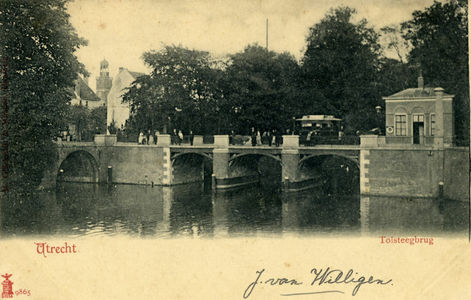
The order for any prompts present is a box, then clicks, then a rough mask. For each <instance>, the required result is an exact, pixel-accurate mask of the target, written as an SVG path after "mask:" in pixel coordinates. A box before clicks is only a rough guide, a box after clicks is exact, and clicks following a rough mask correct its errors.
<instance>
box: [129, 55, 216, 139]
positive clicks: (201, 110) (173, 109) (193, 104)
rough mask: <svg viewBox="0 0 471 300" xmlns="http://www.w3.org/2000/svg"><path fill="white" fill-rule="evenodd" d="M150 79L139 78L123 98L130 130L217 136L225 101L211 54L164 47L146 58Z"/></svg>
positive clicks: (145, 76) (146, 76) (147, 77)
mask: <svg viewBox="0 0 471 300" xmlns="http://www.w3.org/2000/svg"><path fill="white" fill-rule="evenodd" d="M143 60H144V62H145V64H146V65H147V66H149V67H151V68H152V72H151V74H150V75H144V76H140V77H138V78H137V79H136V81H135V82H134V83H133V84H132V86H131V87H130V88H128V90H127V92H126V94H125V95H124V97H123V101H124V102H129V103H130V108H131V114H132V117H131V119H130V122H129V124H128V128H127V129H132V128H137V129H138V131H145V132H147V131H148V130H151V131H153V130H156V129H158V130H163V129H164V128H165V127H167V126H169V127H172V128H170V129H173V128H177V130H184V131H186V132H188V131H189V130H193V131H195V132H198V133H200V134H201V133H214V131H216V129H217V126H218V124H219V120H218V111H219V109H220V107H221V104H222V102H223V101H224V99H223V98H222V93H221V91H220V90H219V88H218V82H219V79H220V77H221V70H220V69H218V66H217V62H216V61H214V60H212V58H211V56H210V55H209V53H208V52H204V51H197V50H189V49H187V48H183V47H181V46H164V48H163V49H162V50H161V51H159V52H156V51H150V52H146V53H144V54H143Z"/></svg>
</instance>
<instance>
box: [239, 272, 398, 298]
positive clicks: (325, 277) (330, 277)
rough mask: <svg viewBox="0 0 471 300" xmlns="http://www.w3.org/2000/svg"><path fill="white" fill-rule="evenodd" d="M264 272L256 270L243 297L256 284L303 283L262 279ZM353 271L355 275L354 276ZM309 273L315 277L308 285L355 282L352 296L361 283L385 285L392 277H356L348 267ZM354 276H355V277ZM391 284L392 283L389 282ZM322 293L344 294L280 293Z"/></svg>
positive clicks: (307, 293) (335, 291)
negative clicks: (346, 270) (386, 278)
mask: <svg viewBox="0 0 471 300" xmlns="http://www.w3.org/2000/svg"><path fill="white" fill-rule="evenodd" d="M263 272H265V269H263V270H261V271H256V272H255V274H256V276H257V277H256V278H255V280H254V281H253V282H252V283H250V284H249V286H248V287H247V289H246V290H245V292H244V299H247V298H248V297H249V296H250V295H252V292H253V291H254V289H255V287H256V286H257V285H271V286H274V285H304V283H303V282H302V281H299V280H297V279H288V278H269V279H267V280H265V279H262V274H263ZM354 273H355V276H354ZM311 274H312V275H314V276H315V278H314V279H313V280H312V281H311V282H310V284H309V285H310V286H314V285H326V284H328V285H332V284H356V285H355V287H354V288H353V291H352V296H355V295H356V294H357V293H358V290H359V289H360V287H361V286H362V285H363V284H379V285H387V284H390V283H391V282H392V279H389V280H388V281H385V280H382V279H374V278H373V276H370V277H369V279H366V278H367V277H368V276H360V277H358V276H357V275H358V273H357V272H355V271H353V269H350V270H349V271H348V272H347V273H344V272H343V271H342V270H338V269H331V268H330V267H329V268H327V269H325V270H323V269H319V270H318V269H316V268H314V269H312V270H311ZM355 277H356V278H355ZM391 285H392V284H391ZM324 293H341V294H344V292H343V291H339V290H328V291H312V292H304V293H291V294H281V296H298V295H309V294H324Z"/></svg>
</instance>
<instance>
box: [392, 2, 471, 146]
mask: <svg viewBox="0 0 471 300" xmlns="http://www.w3.org/2000/svg"><path fill="white" fill-rule="evenodd" d="M401 29H402V31H403V37H404V38H405V39H406V40H407V41H408V42H410V43H411V45H412V47H413V48H412V50H411V52H410V54H409V57H408V59H409V62H410V65H411V66H413V67H415V68H416V69H420V70H422V72H423V75H424V79H425V81H426V84H427V83H428V84H429V85H432V86H435V87H438V86H440V87H442V88H444V89H445V91H446V92H448V93H450V94H454V95H455V98H454V108H455V117H456V123H455V128H456V134H457V136H458V139H462V140H466V141H468V143H469V66H468V55H469V52H468V2H467V1H456V0H451V1H449V2H447V3H440V2H434V4H433V5H432V6H430V7H429V8H427V9H425V11H415V12H414V13H413V19H412V20H410V21H408V22H405V23H403V24H402V25H401Z"/></svg>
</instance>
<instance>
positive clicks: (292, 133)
mask: <svg viewBox="0 0 471 300" xmlns="http://www.w3.org/2000/svg"><path fill="white" fill-rule="evenodd" d="M295 129H296V117H293V130H292V132H291V135H294V130H295Z"/></svg>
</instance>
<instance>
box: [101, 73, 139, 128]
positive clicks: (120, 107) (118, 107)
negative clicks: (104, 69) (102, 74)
mask: <svg viewBox="0 0 471 300" xmlns="http://www.w3.org/2000/svg"><path fill="white" fill-rule="evenodd" d="M142 75H144V73H139V72H132V71H129V70H128V69H126V68H119V74H118V75H116V77H115V78H114V79H113V86H112V87H111V90H110V92H109V94H108V102H107V104H108V111H107V121H106V124H107V126H110V124H111V123H112V122H113V121H114V124H115V126H116V127H117V128H121V126H124V125H125V124H126V120H127V119H129V116H130V108H129V104H128V103H123V94H124V92H125V91H124V89H125V88H127V87H129V86H131V84H132V83H133V82H134V81H135V80H136V78H137V77H139V76H142Z"/></svg>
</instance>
